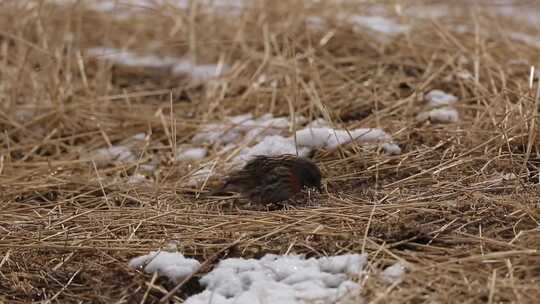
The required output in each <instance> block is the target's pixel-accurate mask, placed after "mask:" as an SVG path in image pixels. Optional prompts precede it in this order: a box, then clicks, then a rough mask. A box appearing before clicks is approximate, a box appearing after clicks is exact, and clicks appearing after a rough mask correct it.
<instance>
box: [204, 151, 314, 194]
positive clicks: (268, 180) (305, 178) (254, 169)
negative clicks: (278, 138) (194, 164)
mask: <svg viewBox="0 0 540 304" xmlns="http://www.w3.org/2000/svg"><path fill="white" fill-rule="evenodd" d="M321 178H322V175H321V171H320V170H319V168H318V167H317V165H315V164H314V163H313V162H312V161H311V160H309V159H307V158H303V157H297V156H295V155H291V154H283V155H279V156H264V155H260V156H256V157H254V158H253V159H251V160H250V161H248V162H247V163H246V165H245V166H244V167H243V168H242V169H240V170H237V171H234V172H232V173H231V174H229V175H228V176H227V177H226V179H225V183H224V184H223V185H222V186H221V187H220V188H219V189H217V190H216V191H213V194H223V193H226V192H230V191H232V192H239V193H240V194H242V196H244V197H246V198H248V199H250V200H251V201H253V202H255V203H260V204H275V203H279V202H282V201H286V200H288V199H291V198H292V197H293V196H295V195H296V194H298V193H299V192H301V191H302V190H303V189H304V188H313V187H315V188H317V189H319V190H320V189H321Z"/></svg>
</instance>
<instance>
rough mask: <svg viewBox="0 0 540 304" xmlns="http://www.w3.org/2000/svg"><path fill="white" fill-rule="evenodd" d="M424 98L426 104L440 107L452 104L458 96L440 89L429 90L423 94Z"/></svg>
mask: <svg viewBox="0 0 540 304" xmlns="http://www.w3.org/2000/svg"><path fill="white" fill-rule="evenodd" d="M424 100H425V101H426V102H427V105H428V106H431V107H440V106H448V105H451V104H454V103H455V102H457V100H458V98H457V97H456V96H454V95H452V94H448V93H445V92H444V91H441V90H431V91H430V92H429V93H427V94H426V95H424Z"/></svg>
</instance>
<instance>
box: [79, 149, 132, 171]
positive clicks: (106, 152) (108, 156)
mask: <svg viewBox="0 0 540 304" xmlns="http://www.w3.org/2000/svg"><path fill="white" fill-rule="evenodd" d="M89 159H90V160H93V161H94V162H95V163H96V166H97V167H98V168H100V167H106V166H108V165H112V164H115V163H120V164H127V163H131V162H134V161H136V160H137V157H136V156H135V154H134V153H133V152H132V151H131V149H130V148H128V147H126V146H111V147H108V148H101V149H97V150H95V151H94V152H93V153H91V154H90V156H89Z"/></svg>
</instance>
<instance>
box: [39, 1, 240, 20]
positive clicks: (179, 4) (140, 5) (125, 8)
mask: <svg viewBox="0 0 540 304" xmlns="http://www.w3.org/2000/svg"><path fill="white" fill-rule="evenodd" d="M48 2H51V3H56V4H58V5H74V4H78V3H79V2H81V3H84V4H85V5H86V7H88V8H89V9H92V10H95V11H100V12H114V13H118V11H121V12H122V15H121V17H127V16H129V15H128V13H130V12H136V11H143V10H147V9H148V8H156V7H160V6H170V7H173V8H177V9H187V8H189V2H190V0H120V1H119V0H101V1H100V0H87V1H84V0H48ZM197 3H198V6H199V7H203V8H205V7H206V8H216V9H220V10H221V11H226V12H231V13H236V14H238V13H240V12H241V10H242V9H243V8H244V7H245V6H246V1H245V0H197Z"/></svg>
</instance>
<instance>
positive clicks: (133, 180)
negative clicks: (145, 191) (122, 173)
mask: <svg viewBox="0 0 540 304" xmlns="http://www.w3.org/2000/svg"><path fill="white" fill-rule="evenodd" d="M146 181H148V180H147V179H146V177H145V176H144V175H142V174H140V173H135V174H133V175H131V176H129V178H128V180H127V183H128V184H141V183H144V182H146Z"/></svg>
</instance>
